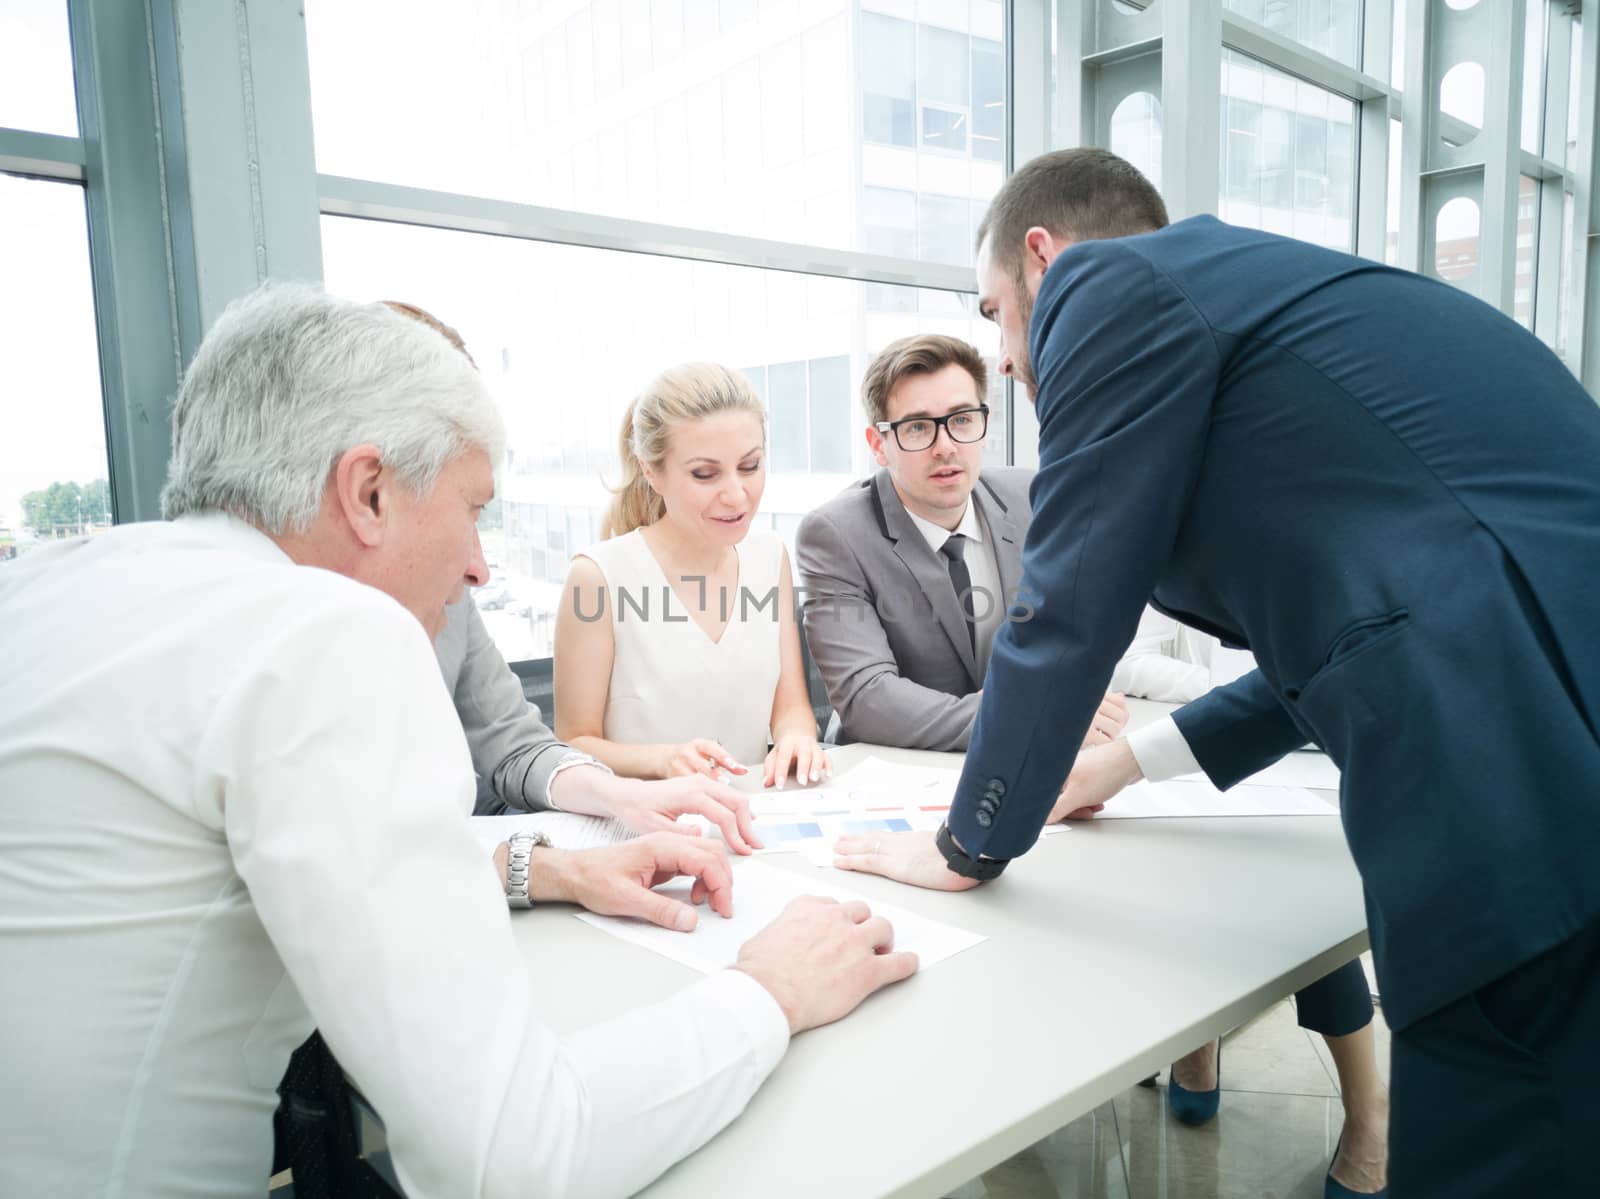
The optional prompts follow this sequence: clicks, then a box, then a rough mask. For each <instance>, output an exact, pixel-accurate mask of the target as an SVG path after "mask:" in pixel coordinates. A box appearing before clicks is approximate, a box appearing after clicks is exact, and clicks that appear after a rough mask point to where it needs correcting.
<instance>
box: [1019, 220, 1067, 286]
mask: <svg viewBox="0 0 1600 1199" xmlns="http://www.w3.org/2000/svg"><path fill="white" fill-rule="evenodd" d="M1022 243H1023V246H1024V247H1025V249H1024V251H1023V256H1022V263H1023V271H1024V274H1025V275H1026V276H1027V277H1028V278H1038V277H1040V276H1042V275H1043V274H1044V273H1045V271H1047V270H1049V269H1050V264H1051V263H1052V262H1054V261H1055V260H1056V255H1058V254H1060V253H1061V251H1063V250H1065V249H1066V248H1067V247H1068V246H1070V245H1071V244H1072V243H1071V242H1070V241H1068V240H1067V239H1066V238H1064V237H1057V236H1056V235H1055V234H1054V233H1051V232H1050V230H1048V229H1046V228H1045V227H1044V226H1043V225H1035V226H1033V227H1032V228H1031V229H1029V230H1028V232H1027V234H1026V235H1025V236H1024V237H1023V239H1022Z"/></svg>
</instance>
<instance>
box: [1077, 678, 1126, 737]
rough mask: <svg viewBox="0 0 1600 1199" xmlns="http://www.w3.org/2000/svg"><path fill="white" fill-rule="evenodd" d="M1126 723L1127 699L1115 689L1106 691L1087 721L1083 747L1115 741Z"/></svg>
mask: <svg viewBox="0 0 1600 1199" xmlns="http://www.w3.org/2000/svg"><path fill="white" fill-rule="evenodd" d="M1127 723H1128V701H1127V700H1126V699H1124V698H1123V697H1122V696H1121V695H1118V694H1117V693H1116V692H1115V691H1107V692H1106V697H1105V698H1104V699H1102V700H1101V701H1100V707H1099V708H1098V709H1097V710H1096V711H1095V714H1094V718H1093V719H1092V720H1090V721H1089V731H1088V732H1087V733H1085V734H1084V735H1083V747H1084V748H1085V749H1088V748H1090V747H1091V746H1095V745H1106V744H1108V743H1109V742H1112V741H1115V740H1116V739H1117V734H1118V733H1120V732H1122V728H1123V726H1124V725H1125V724H1127Z"/></svg>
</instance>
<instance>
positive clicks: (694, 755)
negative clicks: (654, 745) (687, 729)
mask: <svg viewBox="0 0 1600 1199" xmlns="http://www.w3.org/2000/svg"><path fill="white" fill-rule="evenodd" d="M662 750H663V754H664V761H663V763H662V766H661V777H662V778H666V779H670V778H677V777H679V776H680V775H686V774H689V775H693V774H701V775H704V776H705V777H706V778H710V779H720V778H721V777H722V776H721V775H720V774H718V773H717V772H718V771H720V770H726V771H727V772H728V773H729V774H749V773H750V770H749V768H748V767H746V766H745V765H743V764H742V763H741V762H740V761H739V760H738V759H737V758H735V757H734V756H733V755H732V754H730V753H729V752H728V751H727V750H725V749H723V748H722V746H720V745H718V744H717V743H716V742H715V741H713V740H711V738H709V737H696V738H695V739H694V740H693V741H685V742H684V743H683V744H682V745H665V746H662Z"/></svg>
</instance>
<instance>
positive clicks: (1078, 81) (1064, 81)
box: [1050, 0, 1098, 149]
mask: <svg viewBox="0 0 1600 1199" xmlns="http://www.w3.org/2000/svg"><path fill="white" fill-rule="evenodd" d="M1055 4H1056V95H1055V111H1054V114H1053V120H1052V122H1051V125H1052V127H1051V136H1050V141H1051V143H1052V148H1053V149H1065V148H1067V147H1070V146H1092V145H1094V144H1095V138H1094V121H1095V97H1094V92H1093V90H1092V89H1093V86H1094V81H1095V78H1096V76H1097V74H1098V73H1097V72H1096V71H1095V70H1094V69H1093V68H1091V67H1089V66H1088V65H1086V63H1085V61H1084V60H1085V59H1087V58H1088V57H1089V56H1090V55H1092V54H1093V53H1094V51H1095V41H1094V14H1095V6H1094V4H1092V3H1089V4H1085V3H1083V2H1082V0H1055Z"/></svg>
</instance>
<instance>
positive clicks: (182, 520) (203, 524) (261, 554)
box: [172, 510, 294, 563]
mask: <svg viewBox="0 0 1600 1199" xmlns="http://www.w3.org/2000/svg"><path fill="white" fill-rule="evenodd" d="M172 524H173V526H174V527H175V528H178V529H183V530H185V531H191V532H194V533H197V534H198V535H200V536H201V537H204V538H205V539H206V540H208V541H215V542H218V543H223V544H226V545H227V547H228V548H229V549H231V550H233V551H235V552H236V553H240V554H248V555H249V556H250V557H252V558H260V559H261V560H263V561H265V562H291V563H292V562H293V561H294V559H293V558H291V557H289V555H288V554H287V553H285V552H284V549H283V547H282V546H281V545H279V544H278V543H277V542H276V541H274V540H273V539H272V538H271V537H269V536H267V534H265V533H263V532H262V531H261V530H260V529H258V528H256V526H255V525H253V524H251V523H250V522H249V521H247V520H241V519H240V518H239V517H237V516H235V515H233V513H231V512H219V511H215V510H213V511H208V512H190V513H188V514H186V515H184V516H180V517H178V518H177V519H175V520H174V521H173V522H172Z"/></svg>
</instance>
